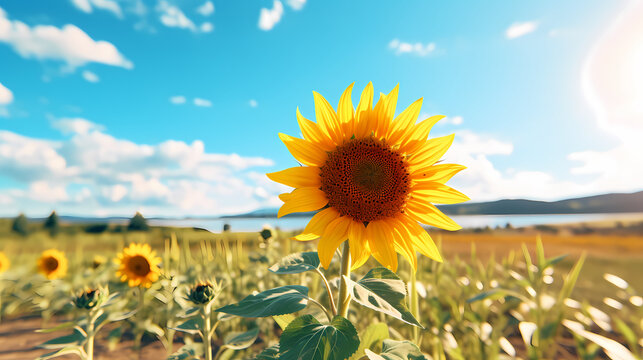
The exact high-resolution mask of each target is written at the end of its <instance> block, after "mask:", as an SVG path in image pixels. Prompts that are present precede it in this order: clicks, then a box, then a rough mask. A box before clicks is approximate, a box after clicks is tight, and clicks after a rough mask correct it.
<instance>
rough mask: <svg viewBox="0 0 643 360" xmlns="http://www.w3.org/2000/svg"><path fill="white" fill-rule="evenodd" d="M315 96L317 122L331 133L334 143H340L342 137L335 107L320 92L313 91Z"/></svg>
mask: <svg viewBox="0 0 643 360" xmlns="http://www.w3.org/2000/svg"><path fill="white" fill-rule="evenodd" d="M313 97H314V99H315V118H316V119H317V124H318V125H319V127H320V128H321V129H323V130H325V131H326V133H328V134H329V135H330V139H331V140H332V141H333V142H334V143H336V144H340V143H341V141H342V139H341V132H340V127H339V121H338V120H337V113H336V112H335V109H333V107H332V106H331V105H330V104H329V103H328V101H326V99H325V98H324V97H323V96H321V95H320V94H319V93H318V92H316V91H313Z"/></svg>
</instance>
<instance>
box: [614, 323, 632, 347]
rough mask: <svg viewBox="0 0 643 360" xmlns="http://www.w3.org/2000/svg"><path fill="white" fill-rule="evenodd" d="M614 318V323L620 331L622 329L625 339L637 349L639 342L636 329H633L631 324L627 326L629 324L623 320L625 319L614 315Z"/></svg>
mask: <svg viewBox="0 0 643 360" xmlns="http://www.w3.org/2000/svg"><path fill="white" fill-rule="evenodd" d="M612 320H613V321H614V324H615V325H616V328H617V329H618V331H620V332H621V335H623V337H624V338H625V340H627V343H628V345H630V347H631V348H633V349H635V348H636V344H637V338H636V334H635V333H634V331H632V329H631V328H630V327H629V326H627V324H626V323H625V322H623V320H621V319H619V318H617V317H613V318H612Z"/></svg>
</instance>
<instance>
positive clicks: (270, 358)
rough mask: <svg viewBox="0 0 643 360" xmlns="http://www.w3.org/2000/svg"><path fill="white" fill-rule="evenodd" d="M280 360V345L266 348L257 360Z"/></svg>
mask: <svg viewBox="0 0 643 360" xmlns="http://www.w3.org/2000/svg"><path fill="white" fill-rule="evenodd" d="M276 359H279V344H276V345H273V346H271V347H269V348H265V349H264V350H263V351H262V352H261V353H260V354H259V355H257V357H256V358H255V360H276Z"/></svg>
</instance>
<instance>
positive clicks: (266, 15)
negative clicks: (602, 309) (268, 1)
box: [258, 0, 284, 31]
mask: <svg viewBox="0 0 643 360" xmlns="http://www.w3.org/2000/svg"><path fill="white" fill-rule="evenodd" d="M283 14H284V6H283V4H282V3H281V1H279V0H274V2H273V4H272V9H267V8H262V9H261V11H260V12H259V25H258V26H259V29H261V30H264V31H269V30H271V29H272V28H273V27H275V25H277V23H278V22H279V21H280V20H281V16H282V15H283Z"/></svg>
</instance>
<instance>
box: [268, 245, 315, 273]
mask: <svg viewBox="0 0 643 360" xmlns="http://www.w3.org/2000/svg"><path fill="white" fill-rule="evenodd" d="M317 268H319V256H318V255H317V252H316V251H309V252H302V253H296V254H290V255H288V256H286V257H285V258H283V259H281V260H280V261H279V262H278V263H276V264H274V265H273V266H271V267H270V268H269V269H268V270H270V271H271V272H273V273H275V274H299V273H302V272H305V271H309V270H315V269H317Z"/></svg>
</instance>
